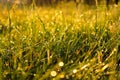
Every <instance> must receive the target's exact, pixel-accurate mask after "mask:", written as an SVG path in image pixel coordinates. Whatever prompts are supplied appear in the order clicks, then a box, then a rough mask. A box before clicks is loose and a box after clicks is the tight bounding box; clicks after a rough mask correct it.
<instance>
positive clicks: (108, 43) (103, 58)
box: [0, 8, 120, 80]
mask: <svg viewBox="0 0 120 80" xmlns="http://www.w3.org/2000/svg"><path fill="white" fill-rule="evenodd" d="M48 10H49V11H48ZM48 10H47V8H45V9H44V8H35V9H27V8H24V9H22V10H21V9H19V8H11V9H10V10H9V13H10V14H8V13H7V10H5V9H4V10H3V12H0V15H1V18H0V19H1V20H0V26H3V27H6V30H4V29H2V28H0V31H1V33H0V45H1V46H0V64H1V65H0V72H1V73H0V78H1V79H3V80H4V79H5V80H6V79H12V80H14V79H15V80H16V79H17V80H29V79H33V80H44V79H45V80H48V79H51V80H52V79H54V80H59V79H68V80H69V79H71V80H77V79H83V80H86V79H101V80H104V79H119V78H120V75H119V74H118V73H119V70H118V69H119V66H118V64H116V63H117V61H118V60H119V58H120V57H118V55H119V52H120V51H119V50H120V49H119V46H120V28H119V24H120V23H119V18H118V16H119V13H116V14H114V16H113V13H111V12H107V13H108V14H107V15H106V14H104V10H101V9H98V12H97V14H96V10H93V9H92V10H89V11H88V10H87V11H84V12H81V11H80V12H78V10H77V11H76V9H75V11H73V10H71V11H69V12H71V13H67V12H66V11H64V9H63V10H62V9H61V10H56V9H53V8H49V9H48ZM117 10H118V9H117ZM40 12H41V13H40ZM100 13H101V14H102V15H101V16H103V18H102V19H101V18H100V17H99V15H100ZM105 13H106V12H105ZM9 16H10V17H9ZM104 16H106V17H105V18H104ZM8 19H9V20H10V21H11V23H10V24H9V20H8ZM9 26H10V27H11V29H10V31H9V33H8V30H9ZM9 34H10V35H9ZM8 37H9V38H8Z"/></svg>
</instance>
